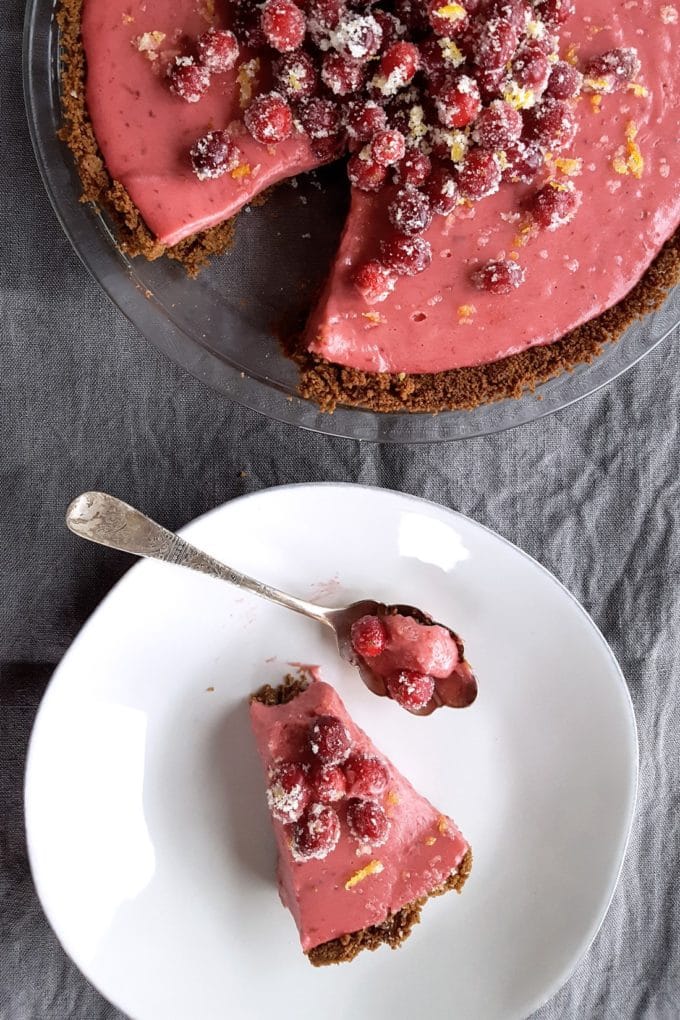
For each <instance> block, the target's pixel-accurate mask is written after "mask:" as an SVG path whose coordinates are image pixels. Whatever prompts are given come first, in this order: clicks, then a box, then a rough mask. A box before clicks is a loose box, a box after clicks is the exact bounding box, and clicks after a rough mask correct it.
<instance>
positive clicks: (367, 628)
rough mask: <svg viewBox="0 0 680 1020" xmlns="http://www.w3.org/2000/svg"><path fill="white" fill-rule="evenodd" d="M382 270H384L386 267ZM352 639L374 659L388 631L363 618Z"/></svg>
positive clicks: (361, 652) (376, 619) (362, 652)
mask: <svg viewBox="0 0 680 1020" xmlns="http://www.w3.org/2000/svg"><path fill="white" fill-rule="evenodd" d="M377 265H379V263H377ZM381 268H382V269H383V270H384V267H381ZM384 271H385V272H387V270H384ZM350 637H351V641H352V648H353V649H354V651H355V652H357V654H358V655H362V656H363V657H364V659H373V658H375V656H376V655H380V653H381V652H384V650H385V645H386V644H387V629H386V627H385V624H384V623H383V622H382V620H381V619H380V617H379V616H361V617H360V618H359V619H358V620H355V621H354V623H353V624H352V629H351V631H350Z"/></svg>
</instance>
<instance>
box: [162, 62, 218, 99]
mask: <svg viewBox="0 0 680 1020" xmlns="http://www.w3.org/2000/svg"><path fill="white" fill-rule="evenodd" d="M168 78H169V79H170V91H171V92H174V93H175V95H176V96H179V98H180V99H183V100H184V102H185V103H197V102H198V101H199V99H201V98H202V97H203V96H204V95H205V93H206V92H207V91H208V88H209V87H210V71H209V70H208V68H207V67H203V66H202V65H201V64H197V63H196V61H195V60H194V58H193V57H175V59H174V61H173V62H172V64H171V65H170V67H169V68H168Z"/></svg>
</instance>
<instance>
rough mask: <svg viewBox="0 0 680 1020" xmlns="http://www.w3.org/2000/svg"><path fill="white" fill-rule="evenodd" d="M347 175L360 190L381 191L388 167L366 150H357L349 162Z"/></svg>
mask: <svg viewBox="0 0 680 1020" xmlns="http://www.w3.org/2000/svg"><path fill="white" fill-rule="evenodd" d="M347 176H348V177H349V179H350V182H351V183H352V184H353V185H354V187H355V188H359V190H360V191H380V189H381V188H382V186H383V184H384V183H385V180H386V179H387V168H386V167H384V166H381V164H380V163H376V162H375V160H373V159H371V157H370V155H367V154H366V150H365V149H362V151H361V152H355V153H354V155H353V156H350V158H349V162H348V163H347Z"/></svg>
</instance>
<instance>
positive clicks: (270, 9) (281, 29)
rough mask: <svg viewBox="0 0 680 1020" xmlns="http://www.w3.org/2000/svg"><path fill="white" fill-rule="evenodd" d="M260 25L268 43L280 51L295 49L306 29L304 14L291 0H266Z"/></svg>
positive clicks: (288, 51)
mask: <svg viewBox="0 0 680 1020" xmlns="http://www.w3.org/2000/svg"><path fill="white" fill-rule="evenodd" d="M260 25H261V27H262V31H263V33H264V36H265V38H266V40H267V42H268V43H269V45H270V46H271V47H272V49H275V50H278V51H279V52H280V53H290V52H291V50H296V49H297V48H298V46H300V44H301V43H302V40H303V39H304V37H305V32H306V30H307V26H306V23H305V16H304V14H303V13H302V11H301V10H300V8H299V7H298V6H297V4H295V3H293V0H267V2H266V3H265V4H264V5H263V7H262V14H261V20H260Z"/></svg>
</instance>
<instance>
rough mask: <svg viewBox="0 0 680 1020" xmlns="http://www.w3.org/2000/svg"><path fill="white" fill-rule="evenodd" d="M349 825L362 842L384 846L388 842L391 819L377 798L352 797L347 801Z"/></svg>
mask: <svg viewBox="0 0 680 1020" xmlns="http://www.w3.org/2000/svg"><path fill="white" fill-rule="evenodd" d="M347 825H348V826H349V831H350V832H351V833H352V835H353V836H354V837H355V838H356V839H358V840H359V841H360V842H361V843H367V844H370V845H371V846H382V845H383V843H386V842H387V837H388V835H389V832H390V821H389V818H388V817H387V815H386V814H385V812H384V810H383V808H381V806H380V804H378V802H377V800H363V799H362V798H361V797H350V799H349V800H348V801H347Z"/></svg>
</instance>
